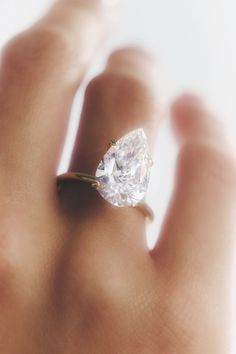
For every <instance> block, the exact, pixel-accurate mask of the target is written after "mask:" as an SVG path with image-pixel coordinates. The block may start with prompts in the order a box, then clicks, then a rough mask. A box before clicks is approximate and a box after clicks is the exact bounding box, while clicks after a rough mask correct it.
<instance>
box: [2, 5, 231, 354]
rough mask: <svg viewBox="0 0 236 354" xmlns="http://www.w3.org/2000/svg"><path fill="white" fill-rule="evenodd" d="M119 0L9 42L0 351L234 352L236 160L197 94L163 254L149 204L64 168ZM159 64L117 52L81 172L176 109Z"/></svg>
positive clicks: (62, 9) (178, 113) (189, 106)
mask: <svg viewBox="0 0 236 354" xmlns="http://www.w3.org/2000/svg"><path fill="white" fill-rule="evenodd" d="M113 12H114V5H113V1H103V2H102V1H99V0H97V1H96V0H94V1H92V0H84V1H79V0H74V1H72V0H67V1H66V0H61V1H58V2H57V3H56V4H55V6H54V7H53V8H52V9H51V10H50V11H49V13H48V14H47V15H46V16H45V17H44V18H43V19H41V20H40V21H39V22H38V23H36V24H35V25H33V27H32V28H30V29H29V30H27V31H25V32H24V33H22V34H20V35H19V36H17V37H16V38H14V39H13V40H12V41H10V43H8V44H7V45H6V46H5V48H4V49H3V52H2V60H1V67H0V117H1V121H0V124H1V126H0V164H1V172H0V196H1V203H0V225H1V228H0V230H1V234H0V313H1V316H0V351H1V353H5V354H14V353H17V354H19V353H22V354H23V353H24V354H28V353H29V354H32V353H34V354H47V353H48V354H53V353H56V354H62V353H68V354H69V353H70V354H74V353H81V354H111V353H112V354H123V353H124V354H127V353H134V354H139V353H140V354H157V353H161V354H203V353H208V354H211V353H212V354H223V353H224V354H225V353H230V341H231V337H230V331H231V326H232V310H233V304H232V301H231V294H232V279H231V277H232V273H233V265H234V262H233V261H234V258H235V241H236V237H235V234H236V224H235V217H234V216H235V208H236V182H235V181H236V163H235V157H234V155H233V153H232V149H231V148H230V147H229V146H228V140H227V138H226V135H225V133H224V130H223V128H222V126H221V125H220V124H219V123H218V122H217V121H216V120H215V118H214V117H213V116H212V114H211V113H210V112H208V109H207V107H206V105H205V104H204V103H203V102H201V100H200V99H198V98H197V97H195V96H192V95H189V94H188V95H184V96H181V97H180V98H178V99H177V100H176V102H174V104H173V105H172V108H171V112H172V114H171V115H172V123H173V124H172V125H173V131H174V134H175V135H176V137H177V138H178V141H179V156H178V160H177V172H176V183H175V188H174V192H173V196H172V198H171V201H170V206H169V209H168V212H167V215H166V218H165V220H164V222H163V228H162V231H161V234H160V237H159V241H158V243H157V245H156V247H155V249H154V250H153V251H152V252H149V251H148V250H147V247H146V243H145V237H146V235H145V220H144V218H143V216H142V214H141V213H139V212H138V211H137V210H136V209H132V208H131V209H126V208H113V207H111V206H110V205H109V204H108V203H106V202H105V201H103V199H102V198H100V197H99V196H98V195H97V192H96V191H94V190H91V189H90V188H89V187H86V186H84V185H83V186H82V185H81V184H67V185H65V186H64V188H63V190H62V191H61V193H60V195H59V196H58V193H57V189H56V185H55V176H56V170H57V166H58V162H59V158H60V154H61V150H62V146H63V143H64V138H65V132H66V126H67V123H68V118H69V112H70V109H71V104H72V101H73V98H74V95H75V92H76V90H77V89H78V87H79V84H80V82H81V80H82V77H83V75H84V74H85V72H86V69H87V67H88V65H89V63H90V62H91V60H92V58H93V57H94V55H95V52H96V49H97V48H98V47H99V45H100V44H101V43H102V41H103V40H104V38H105V37H106V33H108V32H109V31H110V24H111V22H112V17H113ZM156 67H157V64H156V62H155V60H154V58H152V56H151V55H150V54H148V53H146V52H144V51H143V50H141V49H137V48H126V49H122V50H118V51H116V52H114V53H113V54H111V56H110V58H109V59H108V63H107V66H106V68H105V70H104V72H103V73H101V75H99V76H98V77H96V78H95V79H94V80H93V81H92V82H91V83H90V84H89V85H88V88H87V90H86V94H85V102H84V108H83V112H82V117H81V125H80V129H79V132H78V138H77V140H76V144H75V149H74V154H73V158H72V161H71V166H70V170H72V171H86V172H88V173H94V170H95V168H96V166H97V164H98V162H99V161H100V159H101V157H102V156H103V154H104V152H105V151H106V149H107V142H109V141H110V139H111V138H119V137H120V136H122V135H123V134H124V133H127V132H128V131H130V130H132V129H135V128H137V127H140V126H143V127H144V128H145V130H146V132H147V135H148V139H149V141H150V142H153V141H155V139H156V133H157V132H158V128H159V123H160V121H161V116H162V110H163V109H162V106H161V100H160V92H159V90H158V88H157V85H156V77H157V81H158V74H157V75H156Z"/></svg>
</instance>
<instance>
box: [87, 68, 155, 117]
mask: <svg viewBox="0 0 236 354" xmlns="http://www.w3.org/2000/svg"><path fill="white" fill-rule="evenodd" d="M85 97H86V99H88V101H92V100H93V102H95V104H94V106H96V107H97V108H98V109H100V108H101V109H103V107H106V110H109V109H111V110H112V111H113V113H114V112H116V113H117V114H120V116H127V115H128V114H131V115H132V116H142V117H146V116H147V117H149V116H150V115H151V114H153V113H154V112H155V113H156V112H157V111H158V107H157V105H156V99H154V96H153V94H152V93H151V92H150V90H149V89H148V88H147V87H146V86H145V85H144V84H143V83H142V82H140V81H139V80H136V79H134V78H132V77H129V76H125V75H117V74H113V73H111V72H104V73H102V74H101V75H99V76H97V77H96V78H94V79H93V80H92V81H91V82H90V83H89V84H88V86H87V89H86V93H85Z"/></svg>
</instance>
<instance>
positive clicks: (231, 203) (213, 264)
mask: <svg viewBox="0 0 236 354" xmlns="http://www.w3.org/2000/svg"><path fill="white" fill-rule="evenodd" d="M172 115H173V124H174V126H175V127H176V131H178V135H179V136H181V141H182V146H181V148H180V154H179V159H178V168H177V178H176V186H175V191H174V195H173V197H172V201H171V205H170V209H169V212H168V215H167V218H166V220H165V222H164V227H163V230H162V233H161V237H160V241H159V243H158V244H157V246H156V248H155V250H154V252H153V255H154V257H156V259H157V262H159V263H160V264H162V265H165V267H164V268H165V269H166V270H167V269H168V274H171V272H172V274H176V273H178V274H182V275H184V276H189V275H190V274H192V275H193V276H194V274H196V275H197V276H200V277H202V279H203V280H206V281H207V284H208V285H209V286H212V287H214V286H216V287H218V290H219V287H221V286H223V282H226V281H227V282H228V281H229V275H230V269H231V268H230V267H231V266H232V261H233V252H234V247H235V241H236V239H235V234H236V223H235V218H234V214H235V208H236V202H235V201H236V183H235V180H236V179H235V177H236V164H235V157H234V156H233V152H232V150H231V149H230V147H229V144H228V142H227V139H226V135H225V133H224V130H223V127H222V126H221V125H220V123H218V122H217V121H216V120H215V119H213V117H212V115H211V114H210V113H209V112H208V110H207V109H206V107H205V105H204V104H203V103H201V102H200V101H199V100H197V99H194V98H193V97H192V98H190V97H186V96H184V97H182V98H180V99H179V100H177V101H176V103H175V104H174V106H173V109H172ZM213 279H214V281H212V280H213ZM224 289H226V288H224Z"/></svg>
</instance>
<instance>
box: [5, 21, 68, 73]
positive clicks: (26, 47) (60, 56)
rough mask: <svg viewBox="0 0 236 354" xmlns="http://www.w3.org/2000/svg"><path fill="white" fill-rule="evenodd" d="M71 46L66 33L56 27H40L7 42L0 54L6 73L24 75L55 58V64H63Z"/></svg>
mask: <svg viewBox="0 0 236 354" xmlns="http://www.w3.org/2000/svg"><path fill="white" fill-rule="evenodd" d="M71 49H72V45H71V42H70V38H69V36H68V35H67V33H66V32H65V31H64V30H62V29H60V28H56V27H49V26H48V27H42V28H37V29H33V30H30V31H26V32H25V33H23V34H21V35H19V36H17V37H15V38H13V39H12V40H11V41H9V42H8V43H7V44H6V45H5V47H4V49H3V53H2V64H3V66H4V69H5V70H6V71H9V70H10V71H14V72H16V71H18V72H22V73H23V74H25V71H29V70H31V68H37V65H38V64H39V65H40V66H43V65H44V64H45V65H48V62H49V61H50V59H52V58H54V57H56V58H57V61H56V63H62V64H63V63H64V62H65V59H67V57H68V55H69V54H70V53H71ZM53 64H54V65H55V62H54V63H53Z"/></svg>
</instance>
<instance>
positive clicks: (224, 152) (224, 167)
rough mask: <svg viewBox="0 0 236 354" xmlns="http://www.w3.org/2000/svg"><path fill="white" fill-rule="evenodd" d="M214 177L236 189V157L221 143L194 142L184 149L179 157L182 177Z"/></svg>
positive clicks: (179, 170)
mask: <svg viewBox="0 0 236 354" xmlns="http://www.w3.org/2000/svg"><path fill="white" fill-rule="evenodd" d="M186 171H187V174H188V175H189V174H190V175H191V176H199V175H200V176H205V175H207V176H208V177H212V178H214V179H217V180H218V181H221V182H223V183H224V184H227V185H229V186H231V187H232V186H234V187H235V189H236V157H235V154H234V153H233V151H232V150H231V149H230V148H228V147H225V146H224V145H223V144H220V143H213V142H192V143H187V144H186V145H184V146H183V147H182V149H181V150H180V153H179V157H178V172H179V173H180V175H182V174H186Z"/></svg>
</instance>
